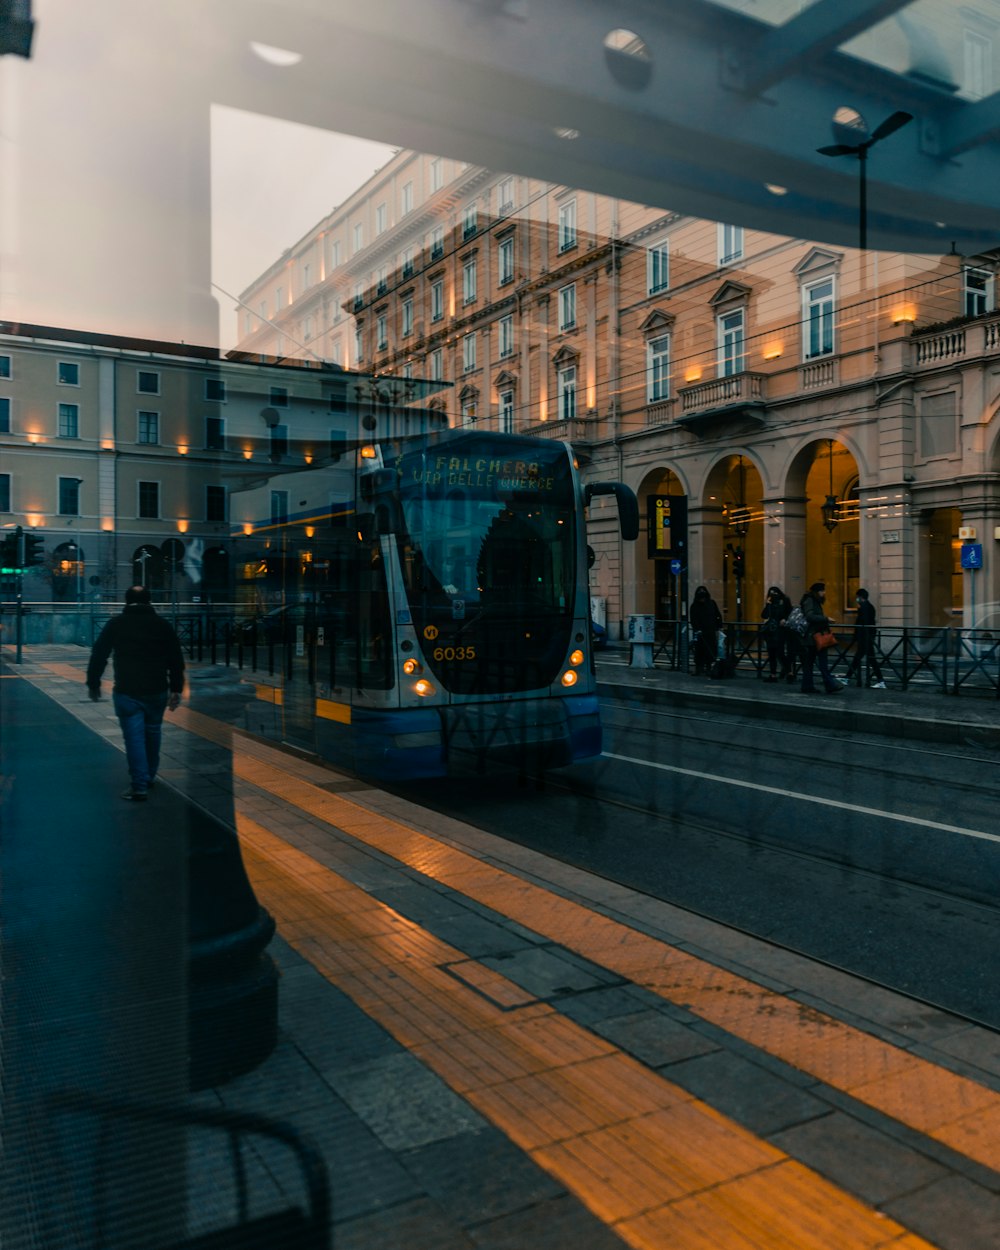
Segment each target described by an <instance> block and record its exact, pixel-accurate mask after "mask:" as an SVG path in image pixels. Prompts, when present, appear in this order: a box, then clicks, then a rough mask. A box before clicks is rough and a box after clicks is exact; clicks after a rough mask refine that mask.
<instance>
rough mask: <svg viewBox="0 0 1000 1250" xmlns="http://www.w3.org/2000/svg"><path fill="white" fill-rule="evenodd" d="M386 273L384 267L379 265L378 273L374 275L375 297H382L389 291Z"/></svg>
mask: <svg viewBox="0 0 1000 1250" xmlns="http://www.w3.org/2000/svg"><path fill="white" fill-rule="evenodd" d="M388 272H389V271H388V270H387V269H386V267H385V265H379V267H378V273H377V274H376V278H377V282H376V285H375V294H376V295H384V294H385V293H386V291H388V289H389V282H388Z"/></svg>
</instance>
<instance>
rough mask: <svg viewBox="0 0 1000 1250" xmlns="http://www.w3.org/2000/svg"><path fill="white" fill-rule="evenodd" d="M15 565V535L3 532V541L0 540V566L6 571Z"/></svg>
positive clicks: (12, 568) (16, 565)
mask: <svg viewBox="0 0 1000 1250" xmlns="http://www.w3.org/2000/svg"><path fill="white" fill-rule="evenodd" d="M17 567H18V564H17V535H16V534H4V536H3V542H0V568H2V569H3V570H4V572H8V571H12V570H14V569H16V568H17Z"/></svg>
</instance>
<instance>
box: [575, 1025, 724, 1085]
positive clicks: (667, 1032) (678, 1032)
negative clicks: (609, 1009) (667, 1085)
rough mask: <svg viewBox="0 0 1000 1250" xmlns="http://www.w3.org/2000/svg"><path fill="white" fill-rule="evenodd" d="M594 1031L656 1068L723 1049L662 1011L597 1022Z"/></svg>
mask: <svg viewBox="0 0 1000 1250" xmlns="http://www.w3.org/2000/svg"><path fill="white" fill-rule="evenodd" d="M593 1029H594V1032H595V1033H600V1035H601V1037H606V1038H607V1039H608V1041H609V1042H614V1043H615V1045H617V1046H620V1047H621V1048H622V1050H626V1051H628V1053H629V1054H630V1055H635V1057H636V1058H637V1059H641V1060H642V1062H643V1063H647V1064H649V1066H650V1067H652V1068H659V1067H662V1066H663V1065H665V1064H670V1063H679V1062H681V1061H682V1060H684V1059H693V1058H694V1057H695V1056H696V1055H707V1054H709V1053H710V1052H711V1051H713V1050H718V1049H719V1046H718V1043H717V1042H714V1041H711V1040H710V1039H709V1038H707V1037H705V1036H704V1035H703V1034H701V1033H698V1032H696V1030H694V1029H692V1028H689V1027H688V1026H687V1025H684V1024H680V1023H678V1022H677V1021H676V1020H672V1019H670V1017H669V1016H668V1015H667V1014H666V1013H665V1012H663V1011H658V1010H654V1011H640V1012H637V1013H636V1014H635V1015H632V1016H616V1017H615V1018H614V1019H612V1020H603V1021H597V1022H595V1024H594V1025H593ZM667 1075H669V1074H667Z"/></svg>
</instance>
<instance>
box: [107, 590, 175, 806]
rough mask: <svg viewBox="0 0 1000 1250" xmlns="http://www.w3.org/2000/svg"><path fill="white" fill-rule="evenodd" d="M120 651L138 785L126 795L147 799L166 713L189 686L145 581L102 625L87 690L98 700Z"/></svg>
mask: <svg viewBox="0 0 1000 1250" xmlns="http://www.w3.org/2000/svg"><path fill="white" fill-rule="evenodd" d="M112 655H113V656H114V673H115V684H114V691H113V694H112V698H113V700H114V706H115V715H116V716H117V717H118V721H119V724H120V725H121V727H122V737H123V738H124V739H125V756H126V759H127V760H128V771H129V775H130V777H131V778H132V784H131V786H130V787H129V789H127V790H126V791H125V792H124V793H123V794H122V798H123V799H128V800H129V801H130V802H133V803H141V802H144V801H145V799H146V796H147V795H148V793H149V787H150V786H151V785H152V784H153V781H154V780H155V778H156V770H157V768H158V767H159V763H160V736H161V732H162V725H163V713H164V712H165V711H166V710H167V708H169V709H170V710H171V711H173V710H174V709H175V708H176V707H177V706H178V704H179V703H180V701H181V692H182V691H183V689H184V655H183V652H182V651H181V644H180V640H179V639H178V637H177V635H176V634H175V633H174V631H173V628H172V627H171V625H170V624H169V622H168V621H165V620H164V619H163V617H162V616H158V615H157V612H156V609H155V608H154V607H153V604H152V600H151V598H150V594H149V591H148V590H147V589H146V587H145V586H130V587H129V589H128V590H127V591H126V592H125V610H124V612H122V613H121V615H120V616H114V617H112V618H111V620H110V621H108V623H107V625H105V626H104V628H103V629H102V630H101V632H100V634H99V635H98V638H97V641H96V642H95V643H94V649H93V651H92V652H91V654H90V663H89V664H88V665H87V691H88V693H89V694H90V697H91V699H93V700H94V702H95V703H96V702H97V701H98V700H99V699H100V697H101V676H102V674H103V673H104V669H105V666H106V665H107V662H108V657H109V656H112Z"/></svg>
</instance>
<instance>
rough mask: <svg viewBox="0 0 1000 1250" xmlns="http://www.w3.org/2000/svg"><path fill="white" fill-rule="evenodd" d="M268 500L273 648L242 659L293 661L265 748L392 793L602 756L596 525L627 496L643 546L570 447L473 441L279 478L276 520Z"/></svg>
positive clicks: (258, 569) (261, 718)
mask: <svg viewBox="0 0 1000 1250" xmlns="http://www.w3.org/2000/svg"><path fill="white" fill-rule="evenodd" d="M274 485H275V483H274V482H270V481H269V482H264V483H258V484H257V485H255V486H253V487H252V488H251V494H252V495H253V496H254V497H255V500H256V507H257V509H258V515H257V518H256V520H255V521H254V522H253V523H252V524H251V525H249V526H246V525H245V526H243V527H242V531H241V533H243V534H245V533H246V532H247V531H252V536H253V537H252V542H253V543H254V544H256V548H255V553H254V555H253V557H252V558H246V559H244V560H243V564H242V567H243V569H244V585H243V590H244V592H245V591H247V590H248V589H250V588H252V589H253V591H254V593H255V595H256V597H257V601H258V602H260V603H262V604H263V605H264V606H266V607H267V608H268V611H267V612H265V613H264V614H263V616H262V617H261V625H260V627H259V628H260V629H263V630H268V631H270V632H269V634H268V636H266V637H262V636H260V635H259V634H258V635H255V636H254V637H253V638H252V640H250V641H248V642H245V643H244V644H243V645H254V646H258V647H259V646H268V647H275V646H277V648H278V649H279V652H280V654H279V665H278V671H277V675H276V678H275V682H274V684H271V685H267V684H263V685H262V686H261V687H260V688H259V689H258V693H259V694H260V695H261V701H262V702H264V703H266V704H267V705H268V706H267V707H266V708H265V709H261V708H258V709H257V717H256V724H254V725H253V726H252V727H253V728H255V729H257V730H258V731H259V732H263V733H267V734H270V735H274V736H278V737H280V738H281V739H283V740H285V741H287V742H289V743H291V744H293V745H298V746H300V747H304V748H305V749H308V750H310V751H314V752H315V753H317V754H318V755H320V756H322V757H324V758H326V759H329V760H330V761H332V762H334V763H336V764H340V765H343V766H345V767H347V768H349V769H351V770H352V771H354V772H356V773H358V774H360V775H362V776H370V777H373V778H376V779H383V780H410V779H415V778H422V777H441V776H449V775H457V774H467V773H469V772H484V771H487V770H489V769H491V768H492V767H494V766H507V767H509V766H514V767H516V768H517V769H518V770H519V771H522V772H527V773H532V774H537V773H539V772H541V771H543V770H546V769H551V768H556V767H561V766H564V765H567V764H571V763H573V762H574V761H576V760H581V759H585V758H587V757H589V756H594V755H597V754H599V753H600V750H601V728H600V718H599V714H598V703H597V694H596V679H595V668H594V661H593V654H592V638H591V629H590V597H589V586H588V568H589V560H588V555H589V554H590V549H589V547H588V544H587V533H586V519H585V518H586V507H587V505H588V503H589V502H590V499H591V498H592V497H593V496H594V495H595V494H612V495H614V496H615V497H616V499H617V503H618V519H619V524H620V527H621V532H622V535H623V537H624V538H625V539H626V540H634V539H635V538H636V536H637V534H638V506H637V503H636V499H635V496H634V494H633V493H632V492H631V490H629V489H628V488H627V487H626V486H624V485H623V484H621V483H618V482H602V483H590V484H587V485H584V484H583V483H582V482H581V480H580V476H579V473H578V469H577V465H576V463H575V458H574V454H573V450H572V448H571V446H570V445H569V444H568V443H564V442H557V441H549V440H543V439H537V438H530V437H520V436H516V435H505V434H498V433H490V432H486V431H480V430H477V429H474V428H462V429H443V430H437V431H430V432H425V433H419V434H415V435H413V434H407V435H403V436H399V437H396V438H391V439H387V440H383V441H380V442H372V443H364V444H359V445H358V446H356V447H352V448H350V449H349V450H345V451H344V453H343V454H341V455H340V456H339V457H337V458H336V463H330V464H326V465H322V466H313V467H311V468H310V469H308V470H306V471H302V472H297V473H294V474H292V475H287V474H286V475H283V476H282V477H281V478H280V480H279V481H278V482H277V485H279V486H280V487H281V490H280V492H278V493H277V505H276V504H275V492H274V490H273V486H274ZM292 499H294V500H295V501H296V503H295V504H294V505H292V504H290V503H288V504H286V503H285V500H292ZM248 502H249V501H244V507H245V506H246V504H247V503H248ZM268 503H269V504H270V511H268V510H267V505H268ZM284 509H287V511H285V510H284ZM237 537H239V535H237ZM241 541H244V542H246V541H248V540H246V539H242V540H241ZM251 628H253V626H251Z"/></svg>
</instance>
